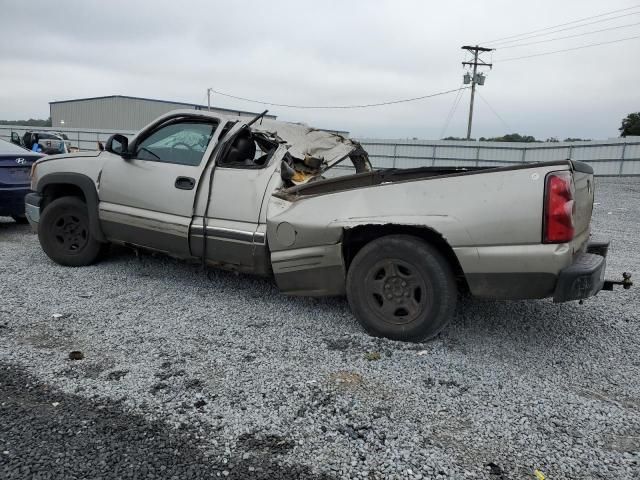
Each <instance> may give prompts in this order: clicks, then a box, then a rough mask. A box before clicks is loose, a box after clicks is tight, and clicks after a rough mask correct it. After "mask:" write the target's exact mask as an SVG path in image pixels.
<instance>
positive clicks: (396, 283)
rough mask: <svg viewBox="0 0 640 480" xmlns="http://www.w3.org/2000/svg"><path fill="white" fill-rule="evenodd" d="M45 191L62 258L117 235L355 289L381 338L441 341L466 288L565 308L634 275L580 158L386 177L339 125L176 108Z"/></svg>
mask: <svg viewBox="0 0 640 480" xmlns="http://www.w3.org/2000/svg"><path fill="white" fill-rule="evenodd" d="M346 165H348V166H349V168H348V169H345V168H344V167H345V166H346ZM340 174H342V175H340ZM32 190H33V191H34V193H31V194H29V195H28V196H27V198H26V213H27V217H28V219H29V221H30V222H31V224H32V226H33V227H34V228H36V229H37V231H38V237H39V240H40V243H41V245H42V248H43V249H44V251H45V252H46V254H47V255H48V256H49V257H50V258H51V259H53V260H54V261H55V262H57V263H59V264H61V265H67V266H82V265H89V264H91V263H93V262H95V261H96V260H98V259H99V257H100V255H101V254H103V253H104V251H105V247H106V246H108V245H109V244H110V243H116V244H121V245H130V246H134V247H140V248H145V249H151V250H156V251H161V252H166V253H167V254H169V255H172V256H176V257H180V258H185V259H195V260H198V261H201V262H203V263H204V264H208V265H213V266H219V267H223V268H228V269H232V270H237V271H242V272H248V273H253V274H258V275H265V276H273V277H274V278H275V281H276V283H277V285H278V287H279V288H280V289H281V290H282V291H283V292H284V293H286V294H291V295H313V296H327V295H345V294H346V296H347V298H348V301H349V304H350V306H351V308H352V310H353V312H354V314H355V316H356V317H357V319H358V320H359V321H360V322H361V324H362V325H363V326H364V328H365V329H366V330H367V331H368V332H370V333H371V334H373V335H380V336H386V337H389V338H393V339H398V340H409V341H417V340H423V339H427V338H430V337H433V336H434V335H436V334H437V333H438V332H439V331H441V330H442V329H443V328H444V327H445V325H446V324H447V323H448V322H449V320H450V319H451V318H452V316H453V313H454V309H455V305H456V299H457V297H458V294H459V293H460V292H469V293H470V294H471V295H474V296H476V297H484V298H493V299H526V298H544V297H553V298H554V300H555V301H557V302H564V301H568V300H579V299H583V298H586V297H589V296H592V295H595V294H596V293H598V291H600V290H601V289H602V288H603V287H604V288H611V287H612V285H613V283H622V282H608V283H606V282H605V280H604V272H605V257H606V254H607V246H608V242H606V241H593V240H590V231H589V224H590V221H591V212H592V205H593V195H594V178H593V170H592V169H591V167H590V166H589V165H586V164H584V163H580V162H572V161H568V160H565V161H555V162H546V163H531V164H523V165H516V166H508V167H502V168H494V167H475V168H473V167H469V168H467V167H465V168H455V167H450V168H446V167H445V168H440V167H439V168H433V167H425V168H414V169H407V170H395V169H393V170H374V169H372V167H371V164H370V162H369V159H368V156H367V153H366V152H365V151H364V150H363V148H362V147H361V146H360V145H359V144H358V143H357V142H355V141H353V140H350V139H347V138H344V137H342V136H339V135H336V134H332V133H328V132H326V131H321V130H316V129H312V128H309V127H307V126H305V125H300V124H292V123H284V122H276V121H270V120H266V119H265V120H261V117H260V116H258V117H256V118H255V119H254V120H252V121H251V122H249V123H243V121H241V120H238V119H233V118H225V117H222V116H220V115H218V114H214V113H209V112H203V111H194V110H178V111H174V112H171V113H168V114H166V115H163V116H162V117H160V118H158V119H157V120H155V121H154V122H153V123H151V124H150V125H148V126H147V127H145V128H144V129H142V130H141V131H140V132H139V133H138V134H137V135H136V136H135V137H134V138H133V139H132V140H131V142H129V141H128V139H127V138H126V137H124V136H122V135H114V136H113V137H112V138H111V139H109V141H108V142H107V145H106V148H105V151H103V152H82V153H76V154H66V155H55V156H49V157H45V158H43V159H41V160H39V161H38V162H37V163H36V164H35V166H34V167H33V169H32ZM624 283H625V286H629V284H630V281H629V280H628V279H626V280H625V282H624Z"/></svg>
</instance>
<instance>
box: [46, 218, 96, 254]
mask: <svg viewBox="0 0 640 480" xmlns="http://www.w3.org/2000/svg"><path fill="white" fill-rule="evenodd" d="M53 237H54V238H55V240H56V243H57V245H58V247H60V248H61V249H62V250H64V251H65V252H66V253H70V254H74V253H78V252H80V251H81V250H82V249H83V248H84V247H85V245H86V244H87V241H88V240H89V232H88V229H87V226H86V224H85V222H84V221H83V220H82V219H81V218H80V217H79V216H78V215H74V214H65V215H61V216H59V217H58V218H57V219H56V221H55V222H54V224H53Z"/></svg>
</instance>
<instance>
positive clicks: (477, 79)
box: [462, 45, 493, 140]
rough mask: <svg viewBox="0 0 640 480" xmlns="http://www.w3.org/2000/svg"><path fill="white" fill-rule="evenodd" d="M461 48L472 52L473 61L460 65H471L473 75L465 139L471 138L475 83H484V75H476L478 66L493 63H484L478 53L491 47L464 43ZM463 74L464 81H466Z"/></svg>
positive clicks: (486, 65)
mask: <svg viewBox="0 0 640 480" xmlns="http://www.w3.org/2000/svg"><path fill="white" fill-rule="evenodd" d="M462 49H463V50H467V51H469V52H471V53H473V62H462V65H469V66H473V75H472V77H471V102H470V103H469V124H468V125H467V140H471V124H472V123H473V100H474V98H475V96H476V83H478V84H480V85H484V75H483V74H482V73H481V74H479V75H478V67H489V68H491V67H493V64H491V63H486V62H484V61H482V60H481V59H480V53H481V52H482V53H484V52H490V51H492V50H493V48H486V47H479V46H478V45H476V46H475V47H472V46H469V45H465V46H463V47H462ZM466 78H467V77H466V76H465V83H468V82H467V81H466Z"/></svg>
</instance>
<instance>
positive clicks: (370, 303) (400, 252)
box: [347, 235, 457, 342]
mask: <svg viewBox="0 0 640 480" xmlns="http://www.w3.org/2000/svg"><path fill="white" fill-rule="evenodd" d="M347 298H348V300H349V305H350V306H351V310H352V311H353V313H354V314H355V316H356V318H357V319H358V321H359V322H360V323H361V324H362V326H363V327H364V328H365V330H367V332H369V333H370V334H372V335H375V336H381V337H387V338H390V339H393V340H402V341H413V342H416V341H422V340H426V339H429V338H433V337H434V336H436V335H437V334H438V333H439V332H440V331H441V330H442V329H443V328H444V327H445V326H446V325H447V323H449V321H450V320H451V318H452V317H453V313H454V310H455V305H456V299H457V288H456V283H455V279H454V276H453V273H452V271H451V267H450V266H449V263H448V262H447V261H446V260H445V258H444V257H443V256H442V255H441V254H440V253H439V252H438V251H437V250H436V249H435V248H433V247H432V246H431V245H429V244H427V243H426V242H425V241H423V240H421V239H420V238H417V237H413V236H410V235H389V236H384V237H381V238H378V239H376V240H374V241H372V242H370V243H368V244H367V245H365V246H364V247H363V248H362V249H361V250H360V251H359V252H358V254H357V255H356V257H355V258H354V259H353V262H352V263H351V266H350V267H349V272H348V273H347Z"/></svg>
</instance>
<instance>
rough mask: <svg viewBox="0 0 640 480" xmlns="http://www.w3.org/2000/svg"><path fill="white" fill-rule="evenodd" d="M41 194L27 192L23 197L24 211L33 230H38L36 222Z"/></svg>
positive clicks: (38, 218) (38, 215)
mask: <svg viewBox="0 0 640 480" xmlns="http://www.w3.org/2000/svg"><path fill="white" fill-rule="evenodd" d="M41 202H42V196H40V195H39V194H37V193H28V194H27V195H26V196H25V197H24V212H25V215H26V216H27V220H29V224H30V225H31V228H32V229H33V231H38V223H40V203H41Z"/></svg>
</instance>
